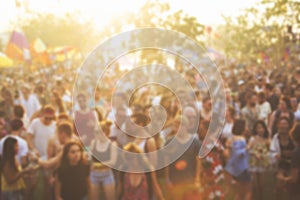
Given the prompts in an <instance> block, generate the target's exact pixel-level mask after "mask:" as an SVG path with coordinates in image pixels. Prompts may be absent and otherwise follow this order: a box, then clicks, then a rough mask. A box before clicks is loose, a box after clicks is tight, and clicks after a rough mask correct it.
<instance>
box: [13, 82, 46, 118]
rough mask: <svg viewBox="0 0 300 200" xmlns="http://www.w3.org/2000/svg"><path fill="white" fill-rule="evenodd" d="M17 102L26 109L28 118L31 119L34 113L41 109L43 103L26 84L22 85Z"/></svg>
mask: <svg viewBox="0 0 300 200" xmlns="http://www.w3.org/2000/svg"><path fill="white" fill-rule="evenodd" d="M15 104H21V105H22V106H23V107H24V108H25V111H26V115H27V118H28V119H31V117H32V115H33V114H34V113H36V112H37V111H38V110H39V109H41V104H40V102H39V100H38V98H37V96H36V95H35V94H32V93H31V92H30V89H29V87H28V86H26V85H24V86H23V87H22V92H20V98H19V101H18V102H15Z"/></svg>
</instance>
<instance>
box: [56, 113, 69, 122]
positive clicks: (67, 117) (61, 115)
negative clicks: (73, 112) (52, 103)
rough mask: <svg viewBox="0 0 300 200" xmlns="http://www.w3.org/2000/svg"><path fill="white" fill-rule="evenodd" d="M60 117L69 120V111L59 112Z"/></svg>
mask: <svg viewBox="0 0 300 200" xmlns="http://www.w3.org/2000/svg"><path fill="white" fill-rule="evenodd" d="M58 119H62V120H67V121H68V120H70V119H69V115H67V113H65V112H62V113H59V115H58Z"/></svg>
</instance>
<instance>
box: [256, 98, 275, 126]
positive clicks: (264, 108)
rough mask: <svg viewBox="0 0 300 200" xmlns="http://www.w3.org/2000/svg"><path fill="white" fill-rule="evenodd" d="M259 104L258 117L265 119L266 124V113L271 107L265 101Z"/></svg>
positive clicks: (269, 112) (270, 111) (268, 112)
mask: <svg viewBox="0 0 300 200" xmlns="http://www.w3.org/2000/svg"><path fill="white" fill-rule="evenodd" d="M258 106H259V113H258V119H261V120H265V122H266V124H268V121H267V120H268V115H269V114H271V113H272V109H271V106H270V103H269V102H267V101H265V102H264V103H263V104H261V105H258Z"/></svg>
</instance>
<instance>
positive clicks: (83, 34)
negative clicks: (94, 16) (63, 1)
mask: <svg viewBox="0 0 300 200" xmlns="http://www.w3.org/2000/svg"><path fill="white" fill-rule="evenodd" d="M78 19H80V15H78V14H77V15H75V14H66V15H65V16H64V17H57V16H55V15H53V14H38V13H36V14H34V15H33V17H32V18H30V19H26V20H25V21H23V22H21V28H22V30H23V31H24V32H25V34H26V36H27V38H28V40H29V41H30V42H32V41H33V40H35V39H36V38H41V39H42V40H43V41H44V42H45V43H46V45H47V46H48V47H57V46H67V45H70V46H73V47H76V48H78V49H80V50H81V51H83V52H84V51H87V50H89V49H90V48H91V47H94V44H95V41H96V32H95V29H94V26H93V24H92V23H91V22H89V21H85V22H79V21H78Z"/></svg>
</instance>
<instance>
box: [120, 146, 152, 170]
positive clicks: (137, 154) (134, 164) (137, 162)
mask: <svg viewBox="0 0 300 200" xmlns="http://www.w3.org/2000/svg"><path fill="white" fill-rule="evenodd" d="M123 150H124V153H123V154H122V157H123V160H124V161H125V166H126V167H127V168H133V169H137V168H140V169H143V168H144V169H145V168H149V167H150V164H149V162H148V160H147V159H146V157H145V156H144V155H143V153H144V151H143V149H141V148H140V147H139V146H138V145H137V144H136V143H134V142H130V143H128V144H127V145H125V146H124V147H123ZM125 152H130V153H134V155H133V154H125ZM126 155H127V157H125V156H126Z"/></svg>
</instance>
